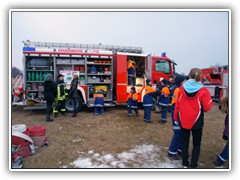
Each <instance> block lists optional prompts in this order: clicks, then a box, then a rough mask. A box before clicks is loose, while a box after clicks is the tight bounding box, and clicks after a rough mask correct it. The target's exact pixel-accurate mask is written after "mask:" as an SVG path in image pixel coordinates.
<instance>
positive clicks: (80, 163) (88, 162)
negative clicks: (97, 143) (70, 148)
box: [72, 158, 92, 168]
mask: <svg viewBox="0 0 240 180" xmlns="http://www.w3.org/2000/svg"><path fill="white" fill-rule="evenodd" d="M72 165H74V166H75V167H78V168H91V167H92V159H91V158H84V159H82V158H79V159H77V160H75V161H74V162H73V163H72Z"/></svg>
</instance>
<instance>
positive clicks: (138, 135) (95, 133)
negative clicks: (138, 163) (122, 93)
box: [12, 104, 228, 168]
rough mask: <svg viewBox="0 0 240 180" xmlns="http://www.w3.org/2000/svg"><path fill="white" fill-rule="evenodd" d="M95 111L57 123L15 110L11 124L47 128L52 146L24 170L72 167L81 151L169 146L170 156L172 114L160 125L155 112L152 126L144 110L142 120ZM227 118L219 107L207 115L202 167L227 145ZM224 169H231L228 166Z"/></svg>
mask: <svg viewBox="0 0 240 180" xmlns="http://www.w3.org/2000/svg"><path fill="white" fill-rule="evenodd" d="M92 111H93V109H86V108H85V109H83V110H82V112H79V113H78V117H77V118H71V114H69V113H68V114H66V115H65V116H62V115H61V114H59V117H58V118H55V121H54V122H45V111H44V110H38V111H36V110H35V111H25V110H22V108H21V107H12V125H15V124H26V125H27V126H32V125H42V126H45V127H46V129H47V135H46V136H47V138H48V142H49V146H48V147H42V148H40V149H38V150H37V151H36V153H35V154H34V155H32V156H30V157H27V158H25V159H24V168H62V167H63V166H65V167H67V168H72V167H71V165H70V164H71V163H72V162H73V161H75V160H76V159H77V158H78V157H79V154H80V153H82V152H88V151H94V152H98V153H121V152H124V151H128V150H130V149H132V148H134V147H136V146H141V145H144V144H146V145H154V146H157V147H166V148H165V149H164V150H163V151H165V152H162V153H163V154H164V153H165V155H166V156H167V148H168V147H169V144H170V141H171V137H172V134H173V131H172V128H171V119H170V113H168V121H167V123H166V124H159V123H158V120H159V119H160V114H158V113H155V112H154V111H152V120H153V124H146V123H144V122H143V110H142V109H140V116H139V117H135V116H133V117H128V116H127V110H126V108H125V107H115V108H108V109H105V114H104V115H102V116H95V115H94V114H93V112H92ZM224 117H225V114H224V113H221V112H220V111H219V110H218V104H214V106H213V108H212V109H211V110H210V112H208V113H206V114H205V126H204V131H203V138H202V146H201V154H200V159H199V168H215V166H214V165H213V162H214V160H215V157H216V155H217V154H218V153H220V152H221V151H222V149H223V147H224V146H225V144H226V142H225V141H224V140H223V139H222V132H223V128H224ZM172 161H173V160H172ZM129 167H131V165H130V166H129ZM224 168H228V164H227V165H225V167H224Z"/></svg>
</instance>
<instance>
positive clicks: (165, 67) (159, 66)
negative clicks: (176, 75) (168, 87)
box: [155, 60, 170, 74]
mask: <svg viewBox="0 0 240 180" xmlns="http://www.w3.org/2000/svg"><path fill="white" fill-rule="evenodd" d="M155 68H156V69H155V70H156V72H163V73H165V74H170V63H169V62H168V61H164V60H157V61H156V64H155Z"/></svg>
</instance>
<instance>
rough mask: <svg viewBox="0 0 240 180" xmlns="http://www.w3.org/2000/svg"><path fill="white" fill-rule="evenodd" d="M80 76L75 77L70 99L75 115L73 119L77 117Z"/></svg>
mask: <svg viewBox="0 0 240 180" xmlns="http://www.w3.org/2000/svg"><path fill="white" fill-rule="evenodd" d="M78 83H79V82H78V75H76V74H74V75H73V80H72V82H71V86H70V91H69V95H68V97H69V98H71V99H72V101H73V115H72V117H73V118H74V117H77V99H78V97H79V96H78V92H77V90H78Z"/></svg>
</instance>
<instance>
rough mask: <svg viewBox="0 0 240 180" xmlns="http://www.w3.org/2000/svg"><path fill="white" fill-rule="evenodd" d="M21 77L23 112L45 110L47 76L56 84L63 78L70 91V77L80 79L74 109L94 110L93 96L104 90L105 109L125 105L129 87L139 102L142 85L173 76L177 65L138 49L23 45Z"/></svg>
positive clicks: (70, 103)
mask: <svg viewBox="0 0 240 180" xmlns="http://www.w3.org/2000/svg"><path fill="white" fill-rule="evenodd" d="M23 43H24V47H23V69H24V70H23V77H24V88H25V91H26V93H25V95H24V100H25V101H24V105H26V107H25V109H43V108H46V105H45V100H44V95H43V91H44V89H43V84H44V81H45V77H46V75H47V74H49V73H51V74H52V75H53V77H54V80H56V77H57V75H58V74H63V75H64V82H65V83H66V85H67V88H68V89H69V88H70V83H71V81H72V75H73V74H77V75H78V76H79V85H78V94H79V98H78V102H77V107H78V109H81V107H82V104H85V105H87V106H88V107H92V106H93V102H94V93H96V92H97V91H99V90H103V92H104V97H105V104H104V105H105V106H116V105H120V104H126V101H127V95H128V93H129V92H130V88H131V87H132V85H134V86H135V87H136V90H137V93H138V95H139V99H138V101H139V102H142V100H143V95H144V87H145V81H146V79H147V78H150V79H151V80H152V81H153V82H155V83H157V82H159V79H160V78H161V77H163V78H165V79H167V80H168V79H169V76H172V75H174V73H175V65H176V63H175V62H174V61H173V60H171V59H170V58H168V57H167V56H166V53H162V55H161V56H151V54H143V51H142V48H141V47H130V46H112V45H101V44H99V45H95V44H71V43H49V42H31V41H29V40H28V41H23ZM129 60H131V61H132V62H133V65H134V68H135V74H134V79H133V84H129V82H128V71H127V68H128V66H127V64H128V61H129ZM66 109H67V111H69V112H71V111H73V106H72V100H71V99H69V100H68V101H67V102H66Z"/></svg>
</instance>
